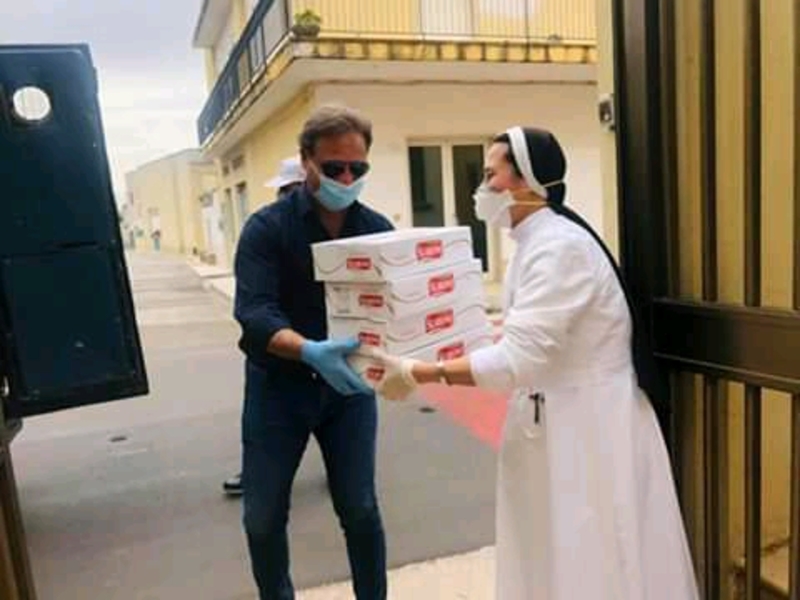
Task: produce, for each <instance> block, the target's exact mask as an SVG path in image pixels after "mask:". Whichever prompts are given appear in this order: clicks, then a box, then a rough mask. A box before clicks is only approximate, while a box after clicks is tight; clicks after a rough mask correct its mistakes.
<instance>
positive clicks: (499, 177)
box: [483, 143, 525, 192]
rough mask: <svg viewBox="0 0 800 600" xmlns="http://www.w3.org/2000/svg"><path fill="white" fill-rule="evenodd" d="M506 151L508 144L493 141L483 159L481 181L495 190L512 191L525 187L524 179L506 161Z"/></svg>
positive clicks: (507, 150)
mask: <svg viewBox="0 0 800 600" xmlns="http://www.w3.org/2000/svg"><path fill="white" fill-rule="evenodd" d="M508 152H509V147H508V144H503V143H494V144H492V145H491V146H490V147H489V151H488V152H487V153H486V158H485V159H484V163H483V164H484V166H483V182H484V183H485V184H486V185H487V186H489V188H490V189H492V190H494V191H495V192H504V191H506V190H509V191H511V192H513V191H515V190H518V189H522V188H524V187H525V181H524V180H523V179H522V178H521V177H519V176H518V175H517V174H516V173H515V172H514V167H513V165H512V164H511V163H510V162H509V161H508V158H507V156H508Z"/></svg>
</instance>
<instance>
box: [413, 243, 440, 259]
mask: <svg viewBox="0 0 800 600" xmlns="http://www.w3.org/2000/svg"><path fill="white" fill-rule="evenodd" d="M443 253H444V250H443V247H442V240H428V241H425V242H419V243H418V244H417V260H420V261H423V260H436V259H437V258H442V254H443Z"/></svg>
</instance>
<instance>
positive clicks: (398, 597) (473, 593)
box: [297, 547, 494, 600]
mask: <svg viewBox="0 0 800 600" xmlns="http://www.w3.org/2000/svg"><path fill="white" fill-rule="evenodd" d="M352 597H353V592H352V591H351V589H350V583H349V582H342V583H337V584H334V585H330V586H323V587H319V588H316V589H313V590H305V591H301V592H299V593H298V595H297V598H298V600H350V599H351V598H352ZM409 598H413V599H416V600H490V599H492V598H494V548H491V547H490V548H483V549H481V550H478V551H476V552H470V553H469V554H461V555H458V556H451V557H447V558H441V559H434V560H430V561H427V562H424V563H418V564H414V565H408V566H405V567H401V568H399V569H396V570H394V571H390V572H389V599H390V600H408V599H409Z"/></svg>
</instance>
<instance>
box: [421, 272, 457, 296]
mask: <svg viewBox="0 0 800 600" xmlns="http://www.w3.org/2000/svg"><path fill="white" fill-rule="evenodd" d="M455 288H456V279H455V277H454V276H453V274H452V273H449V274H447V275H440V276H439V277H431V278H430V280H428V296H430V297H432V298H435V297H436V296H444V295H445V294H449V293H451V292H452V291H453V290H454V289H455Z"/></svg>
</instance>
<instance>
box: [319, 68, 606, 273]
mask: <svg viewBox="0 0 800 600" xmlns="http://www.w3.org/2000/svg"><path fill="white" fill-rule="evenodd" d="M315 102H316V104H323V103H327V102H338V103H343V104H346V105H348V106H351V107H353V108H356V109H358V110H360V111H362V112H363V113H364V114H365V115H366V116H367V117H369V118H370V119H371V120H372V122H373V127H374V137H375V142H374V145H373V149H372V152H371V154H370V160H371V162H372V165H373V169H372V172H371V174H370V179H369V182H368V184H367V186H366V188H365V191H364V198H365V199H366V200H367V201H368V202H369V203H371V204H372V205H373V206H374V207H375V208H376V209H377V210H379V211H381V212H383V213H384V214H386V215H387V216H389V217H391V218H393V219H394V220H395V223H396V225H397V226H400V227H407V226H410V225H411V217H412V211H411V191H410V182H409V175H408V159H407V147H408V143H409V140H413V141H420V140H425V139H433V138H437V139H457V138H471V139H473V140H486V139H489V138H491V136H493V135H494V134H496V133H499V132H501V131H503V130H505V129H506V128H508V127H509V126H512V125H525V126H533V127H542V128H544V129H549V130H550V131H552V132H553V133H554V134H555V135H556V137H557V138H558V139H559V141H560V142H561V144H562V145H563V147H564V151H565V153H566V154H567V161H568V167H567V178H566V179H567V203H568V204H569V205H570V206H571V207H572V208H573V209H575V210H576V211H578V212H580V213H581V214H582V215H584V217H585V218H586V219H587V220H588V221H589V222H590V223H591V224H592V225H593V226H594V227H595V228H597V230H598V232H600V233H601V235H602V234H603V195H602V178H601V169H600V163H601V159H600V143H601V128H600V125H599V123H598V121H597V117H596V115H597V110H596V103H597V88H596V86H595V85H588V84H552V83H547V84H545V83H542V84H536V83H533V84H496V83H487V84H482V85H475V84H435V83H421V84H398V85H391V84H358V83H347V84H323V85H320V86H318V87H317V89H316V94H315ZM503 247H504V252H503V260H507V258H508V257H509V255H510V250H511V245H510V244H509V242H508V239H507V238H506V239H505V240H504V243H503Z"/></svg>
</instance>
